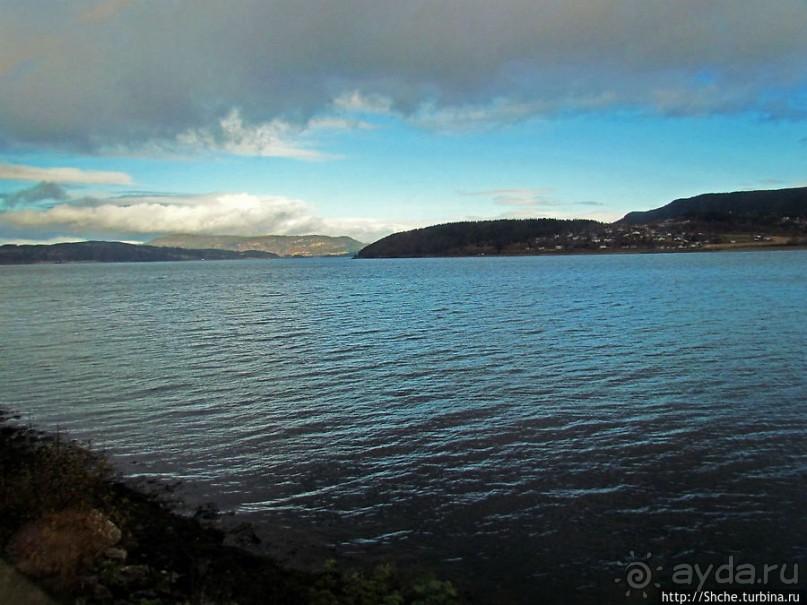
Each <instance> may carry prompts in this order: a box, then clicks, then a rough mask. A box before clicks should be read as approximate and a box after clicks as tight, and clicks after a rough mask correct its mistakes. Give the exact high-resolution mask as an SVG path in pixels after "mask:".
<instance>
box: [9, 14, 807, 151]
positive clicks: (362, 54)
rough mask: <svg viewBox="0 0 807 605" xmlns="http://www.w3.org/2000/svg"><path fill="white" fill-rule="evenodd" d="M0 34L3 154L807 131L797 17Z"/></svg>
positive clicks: (219, 25) (340, 23) (287, 24)
mask: <svg viewBox="0 0 807 605" xmlns="http://www.w3.org/2000/svg"><path fill="white" fill-rule="evenodd" d="M0 14H2V17H3V18H2V19H0V57H3V58H4V59H3V60H2V64H1V65H0V87H1V88H2V90H4V91H10V92H13V94H4V95H2V96H0V133H2V134H1V135H0V145H3V146H4V147H5V148H7V149H9V148H31V147H41V146H43V145H46V146H50V147H54V148H73V149H75V148H78V149H83V150H93V151H98V150H103V149H108V148H119V147H121V146H123V147H129V148H134V147H137V146H138V145H141V146H142V145H146V144H149V143H153V142H155V141H157V142H162V143H166V142H175V141H176V140H177V138H178V137H180V138H182V139H183V140H185V141H186V142H196V143H208V144H211V145H212V146H213V147H214V148H216V149H223V150H229V151H231V152H233V153H248V154H253V153H256V154H259V155H260V154H265V155H290V156H291V157H298V158H301V159H316V158H317V157H319V155H320V154H322V153H323V152H322V151H321V150H319V149H318V148H317V147H316V145H312V142H311V141H310V140H307V141H306V144H302V145H301V144H299V143H298V142H297V141H296V138H295V136H296V134H298V133H295V132H294V131H293V130H289V128H290V127H289V126H288V125H291V124H298V125H303V127H304V126H305V125H306V124H310V122H311V120H312V118H315V117H318V116H320V117H321V116H327V115H334V114H336V115H338V114H340V113H344V112H347V113H363V112H364V113H395V114H396V115H399V116H404V117H406V118H408V119H412V120H413V121H414V122H415V123H417V124H419V125H422V127H424V128H442V127H449V128H453V129H456V128H460V127H462V125H463V124H465V125H468V124H476V125H480V124H482V125H490V124H493V125H495V124H497V123H500V122H501V121H512V120H519V119H525V118H528V117H531V116H536V115H541V116H552V115H557V114H564V113H569V112H592V111H594V112H596V111H604V110H610V109H614V108H617V109H620V108H629V109H633V110H639V111H648V112H658V113H663V114H670V115H703V114H714V113H730V112H746V111H751V112H755V113H758V114H762V115H766V116H768V117H779V118H782V117H788V118H794V119H804V118H805V116H807V102H805V98H807V97H805V94H804V91H805V88H807V74H806V73H805V71H804V65H805V64H807V36H804V35H803V34H804V31H807V4H806V3H805V2H804V1H803V0H770V1H768V2H746V3H743V4H742V6H738V3H737V2H736V0H711V1H710V2H703V1H702V0H676V1H675V2H648V1H647V0H500V1H499V2H495V3H493V2H489V0H465V1H463V2H426V3H424V2H414V1H411V2H408V1H404V2H397V3H389V2H374V1H372V0H342V1H340V2H325V1H323V0H295V1H294V2H287V1H280V2H220V1H219V0H171V1H170V2H156V1H145V0H144V1H127V0H106V1H104V2H90V1H88V0H80V1H77V2H64V1H63V0H40V1H37V2H18V1H17V0H0ZM234 111H237V114H233V113H232V112H234ZM234 115H235V116H236V117H237V119H234V118H233V119H231V118H232V117H233V116H234ZM222 116H224V117H225V118H224V123H222Z"/></svg>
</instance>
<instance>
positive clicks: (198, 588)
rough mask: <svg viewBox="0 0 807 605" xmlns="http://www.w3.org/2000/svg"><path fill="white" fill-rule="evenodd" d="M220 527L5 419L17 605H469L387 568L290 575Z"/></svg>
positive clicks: (4, 501)
mask: <svg viewBox="0 0 807 605" xmlns="http://www.w3.org/2000/svg"><path fill="white" fill-rule="evenodd" d="M215 517H216V514H215V513H214V512H211V511H210V510H207V509H199V510H197V511H196V513H195V514H192V515H187V514H180V513H178V512H177V511H176V509H175V507H174V506H173V505H172V504H171V503H170V502H169V501H168V500H167V499H166V498H164V497H161V496H160V493H159V492H158V491H152V492H148V491H145V490H143V489H139V488H137V487H136V486H133V485H131V484H128V483H127V482H125V481H123V480H121V479H120V478H119V477H116V476H115V474H114V472H113V469H112V468H111V466H110V464H109V463H108V462H107V460H106V459H105V458H104V457H103V456H101V455H99V454H97V453H95V452H93V451H91V450H90V449H88V448H86V447H84V446H82V445H81V444H79V443H77V442H75V441H70V440H68V439H65V438H64V437H63V436H61V435H51V434H46V433H42V432H39V431H35V430H33V429H31V428H30V427H26V426H23V425H21V424H19V423H18V422H17V421H16V419H15V418H14V417H13V416H12V415H11V414H9V413H8V412H0V558H2V559H3V560H5V564H2V567H0V582H1V583H2V585H0V590H2V591H3V594H4V595H6V596H8V595H10V594H13V595H14V598H15V603H20V604H24V603H32V604H33V603H37V604H38V603H44V604H50V603H82V604H87V605H92V604H102V603H103V604H106V603H110V604H115V605H124V604H127V605H128V604H137V605H163V604H166V605H167V604H179V603H182V604H210V605H213V604H219V603H220V604H225V603H226V604H234V603H237V604H240V605H248V604H253V603H254V604H258V603H260V604H269V603H277V604H283V605H294V604H298V603H299V604H315V605H320V604H321V605H326V604H327V605H336V604H350V605H354V604H355V605H371V604H372V605H377V604H379V603H380V604H384V605H403V604H407V603H411V604H413V605H427V604H434V605H437V604H446V605H447V604H453V603H463V602H467V599H464V598H462V597H461V595H460V594H459V593H458V591H457V590H456V589H455V588H454V587H453V586H452V585H451V584H450V583H449V582H443V581H440V580H438V579H436V578H435V577H433V576H430V575H429V576H424V577H420V578H417V579H415V580H404V579H403V578H402V576H401V575H400V574H398V573H397V572H396V571H395V569H394V568H393V567H392V566H389V565H382V566H379V567H377V568H375V569H374V570H373V571H371V572H367V573H360V572H350V571H345V570H341V569H339V568H337V566H336V565H335V564H326V565H325V566H324V567H323V568H321V569H319V570H316V571H310V570H299V569H291V568H289V567H286V566H284V565H282V564H281V563H279V562H278V561H276V560H274V559H272V558H270V557H267V556H263V555H259V554H256V553H254V552H250V551H249V550H247V549H245V548H241V547H238V546H235V545H234V544H237V543H238V541H239V539H241V540H243V539H244V536H237V535H233V533H232V530H230V531H228V530H224V529H222V527H223V526H222V525H221V524H217V523H216V519H215ZM247 538H248V536H247ZM0 563H1V562H0ZM12 567H13V569H12ZM14 570H16V571H14ZM20 574H21V575H20ZM23 576H24V578H27V580H26V579H24V578H23ZM29 581H30V582H32V583H33V585H32V584H31V583H29ZM43 591H44V592H43Z"/></svg>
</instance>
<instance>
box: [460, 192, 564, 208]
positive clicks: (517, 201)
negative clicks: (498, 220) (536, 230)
mask: <svg viewBox="0 0 807 605" xmlns="http://www.w3.org/2000/svg"><path fill="white" fill-rule="evenodd" d="M458 193H459V194H460V195H468V196H482V197H488V198H491V199H492V200H493V203H494V204H496V205H497V206H517V207H521V208H522V209H526V208H532V209H537V208H539V207H546V206H551V205H552V202H551V200H550V199H549V197H548V196H549V195H550V194H551V193H552V189H550V188H544V189H534V188H521V189H517V188H516V189H489V190H487V191H460V192H458Z"/></svg>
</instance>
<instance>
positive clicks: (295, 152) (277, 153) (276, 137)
mask: <svg viewBox="0 0 807 605" xmlns="http://www.w3.org/2000/svg"><path fill="white" fill-rule="evenodd" d="M313 127H314V128H328V127H330V123H327V122H324V121H321V122H319V123H314V124H313ZM305 130H306V129H305V128H304V127H303V126H299V125H295V124H293V123H290V122H287V121H283V120H279V119H275V120H271V121H269V122H264V123H262V124H256V125H252V126H247V125H245V124H244V122H243V120H242V118H241V112H240V111H239V110H237V109H233V110H231V111H230V112H229V113H228V114H227V115H226V116H225V117H224V118H222V119H221V120H219V123H218V125H217V126H216V127H214V128H212V129H192V130H189V131H187V132H184V133H182V134H180V135H179V136H178V137H177V142H178V143H179V145H180V147H181V148H183V147H184V148H191V149H194V150H208V151H223V152H225V153H231V154H234V155H245V156H260V157H283V158H291V159H297V160H325V159H329V158H330V156H329V155H328V154H326V153H323V152H321V151H317V150H316V149H311V148H309V147H306V146H305V145H304V144H302V143H301V141H300V140H299V138H300V135H301V134H303V133H304V132H305Z"/></svg>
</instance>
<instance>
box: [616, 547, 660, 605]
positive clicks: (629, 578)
mask: <svg viewBox="0 0 807 605" xmlns="http://www.w3.org/2000/svg"><path fill="white" fill-rule="evenodd" d="M652 557H653V555H651V554H650V553H647V554H646V555H645V557H644V559H640V558H638V557H637V556H636V554H635V553H634V552H633V551H630V558H629V559H628V560H627V562H625V563H623V562H622V561H617V565H620V566H624V568H625V577H624V578H616V579H615V580H614V582H616V583H617V584H619V583H620V582H622V581H623V580H624V582H625V584H627V586H628V590H627V591H626V592H625V596H626V597H629V596H630V594H631V591H633V590H635V591H636V593H637V594H638V593H640V592H641V593H642V597H643V598H645V599H646V598H647V591H646V590H645V589H646V588H647V587H648V586H650V584H651V583H652V584H653V586H655V587H656V588H660V587H661V584H659V583H658V582H653V572H654V571H661V570H662V569H663V568H662V567H661V565H659V566H658V567H656V568H655V569H653V568H651V566H650V560H651V559H652Z"/></svg>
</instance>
